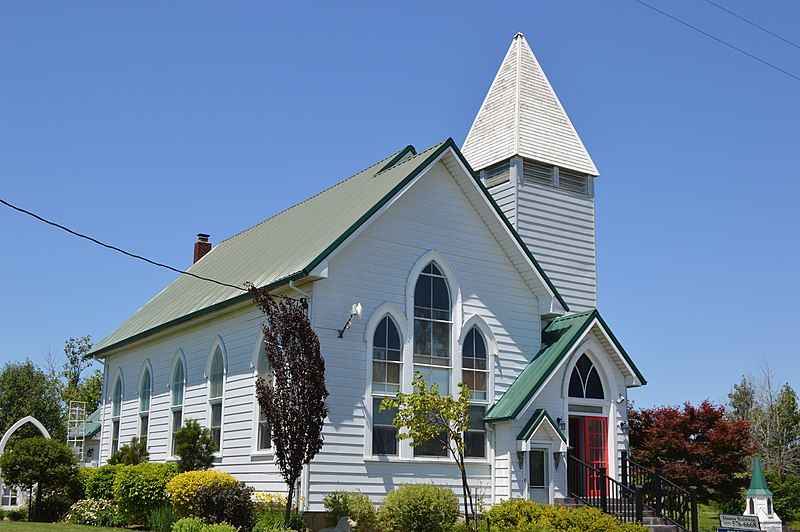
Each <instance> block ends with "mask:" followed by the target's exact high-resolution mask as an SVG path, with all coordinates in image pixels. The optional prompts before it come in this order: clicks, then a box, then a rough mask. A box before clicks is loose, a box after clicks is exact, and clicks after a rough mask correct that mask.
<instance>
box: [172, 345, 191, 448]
mask: <svg viewBox="0 0 800 532" xmlns="http://www.w3.org/2000/svg"><path fill="white" fill-rule="evenodd" d="M179 365H180V366H181V369H182V371H183V381H182V382H181V384H182V391H181V401H180V404H174V399H173V398H174V394H175V389H174V387H175V372H176V370H177V369H178V366H179ZM187 384H188V368H187V365H186V357H185V356H184V354H183V351H182V350H178V353H176V355H175V358H174V360H173V361H172V367H171V369H170V372H169V386H168V387H169V398H168V401H169V440H168V441H167V445H168V446H169V447H168V449H167V456H168V457H169V458H171V459H177V458H178V456H177V455H176V454H175V433H176V432H177V430H180V429H181V428H183V424H184V421H185V415H184V414H185V413H184V407H185V405H186V387H187ZM176 413H179V414H180V419H181V422H180V426H179V427H178V429H177V430H176V428H175V414H176Z"/></svg>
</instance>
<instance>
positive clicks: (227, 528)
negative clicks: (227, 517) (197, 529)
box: [203, 523, 239, 532]
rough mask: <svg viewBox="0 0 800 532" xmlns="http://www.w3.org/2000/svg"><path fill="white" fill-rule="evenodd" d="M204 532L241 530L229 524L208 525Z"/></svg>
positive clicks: (235, 531)
mask: <svg viewBox="0 0 800 532" xmlns="http://www.w3.org/2000/svg"><path fill="white" fill-rule="evenodd" d="M203 532H239V529H238V528H236V527H235V526H233V525H229V524H228V523H218V524H215V525H206V526H205V527H204V528H203Z"/></svg>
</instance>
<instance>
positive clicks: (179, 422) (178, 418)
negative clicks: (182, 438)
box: [170, 358, 186, 456]
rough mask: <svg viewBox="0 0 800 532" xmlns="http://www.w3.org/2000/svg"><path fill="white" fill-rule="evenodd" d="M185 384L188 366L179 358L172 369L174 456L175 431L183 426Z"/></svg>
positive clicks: (171, 449) (172, 441) (173, 452)
mask: <svg viewBox="0 0 800 532" xmlns="http://www.w3.org/2000/svg"><path fill="white" fill-rule="evenodd" d="M185 384H186V368H184V367H183V360H182V359H180V358H179V359H178V361H177V362H176V363H175V367H174V368H173V369H172V388H171V390H170V410H171V412H172V421H171V430H172V440H171V443H170V454H171V455H172V456H175V433H176V432H178V431H179V430H180V429H181V427H182V426H183V391H184V387H185Z"/></svg>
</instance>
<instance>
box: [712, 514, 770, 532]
mask: <svg viewBox="0 0 800 532" xmlns="http://www.w3.org/2000/svg"><path fill="white" fill-rule="evenodd" d="M719 525H720V526H721V527H725V528H738V529H739V530H761V524H760V523H759V522H758V517H756V516H755V515H720V516H719Z"/></svg>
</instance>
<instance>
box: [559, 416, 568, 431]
mask: <svg viewBox="0 0 800 532" xmlns="http://www.w3.org/2000/svg"><path fill="white" fill-rule="evenodd" d="M556 424H558V428H559V429H561V430H566V429H567V423H566V422H565V421H564V420H563V419H562V418H560V417H557V418H556Z"/></svg>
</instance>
